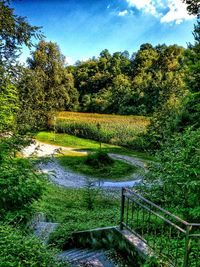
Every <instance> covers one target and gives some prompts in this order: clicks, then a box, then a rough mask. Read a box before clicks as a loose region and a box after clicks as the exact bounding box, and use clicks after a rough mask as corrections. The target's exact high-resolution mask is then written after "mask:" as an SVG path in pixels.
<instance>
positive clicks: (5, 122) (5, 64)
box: [0, 0, 41, 132]
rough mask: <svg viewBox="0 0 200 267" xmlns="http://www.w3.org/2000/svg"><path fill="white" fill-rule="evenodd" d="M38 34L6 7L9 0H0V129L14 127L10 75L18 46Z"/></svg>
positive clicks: (15, 95)
mask: <svg viewBox="0 0 200 267" xmlns="http://www.w3.org/2000/svg"><path fill="white" fill-rule="evenodd" d="M33 37H36V38H40V37H41V32H40V31H39V27H35V26H31V25H30V24H29V23H28V22H27V20H26V18H24V17H20V16H18V15H16V14H15V13H14V10H13V9H12V8H10V7H9V1H6V0H1V1H0V132H2V131H10V130H12V131H13V130H14V125H15V114H16V111H17V109H18V108H19V102H18V92H17V90H16V86H15V84H14V78H15V76H17V75H18V68H17V67H16V64H17V62H16V60H17V57H18V55H19V51H20V47H21V46H22V45H23V44H24V45H26V46H28V47H31V46H32V38H33Z"/></svg>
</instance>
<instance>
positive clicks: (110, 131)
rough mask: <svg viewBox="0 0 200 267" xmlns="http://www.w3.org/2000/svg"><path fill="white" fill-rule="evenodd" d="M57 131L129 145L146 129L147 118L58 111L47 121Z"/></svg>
mask: <svg viewBox="0 0 200 267" xmlns="http://www.w3.org/2000/svg"><path fill="white" fill-rule="evenodd" d="M49 124H50V127H55V128H56V131H57V132H59V133H68V134H72V135H75V136H79V137H83V138H90V139H93V140H101V141H102V142H105V143H110V144H115V145H123V146H131V145H132V144H133V143H134V140H135V139H136V138H137V137H138V135H140V134H141V133H144V132H145V131H146V127H147V125H148V124H149V118H147V117H144V116H121V115H110V114H109V115H108V114H94V113H78V112H58V113H57V116H56V120H54V121H53V120H50V121H49Z"/></svg>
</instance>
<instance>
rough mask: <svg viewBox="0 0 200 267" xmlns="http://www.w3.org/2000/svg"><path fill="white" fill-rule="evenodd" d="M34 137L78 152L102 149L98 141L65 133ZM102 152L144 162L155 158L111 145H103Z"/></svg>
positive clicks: (41, 133) (47, 133) (36, 135)
mask: <svg viewBox="0 0 200 267" xmlns="http://www.w3.org/2000/svg"><path fill="white" fill-rule="evenodd" d="M34 137H35V139H36V140H38V141H40V142H43V143H48V144H52V145H58V146H64V147H71V148H73V149H75V150H77V151H79V150H86V151H90V152H96V151H97V150H99V147H100V146H99V142H97V141H94V140H90V139H84V138H80V137H77V136H73V135H69V134H64V133H56V134H55V135H54V133H53V132H39V133H37V134H35V136H34ZM102 151H103V152H106V153H116V154H121V155H128V156H133V157H134V156H135V157H138V158H141V159H144V160H153V157H152V156H150V155H148V154H147V153H142V152H138V151H134V150H131V149H128V148H124V147H120V146H116V145H111V144H105V143H102Z"/></svg>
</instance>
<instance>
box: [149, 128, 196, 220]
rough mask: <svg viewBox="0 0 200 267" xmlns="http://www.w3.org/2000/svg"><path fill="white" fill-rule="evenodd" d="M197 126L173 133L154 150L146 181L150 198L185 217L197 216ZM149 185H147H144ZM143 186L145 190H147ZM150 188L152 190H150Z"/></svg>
mask: <svg viewBox="0 0 200 267" xmlns="http://www.w3.org/2000/svg"><path fill="white" fill-rule="evenodd" d="M199 136H200V130H199V129H198V130H195V131H194V130H192V129H191V128H189V129H187V130H186V131H185V132H184V133H181V134H176V135H175V136H173V138H171V140H169V141H168V142H167V143H166V144H165V146H164V147H163V149H162V150H161V151H159V152H158V153H157V160H158V161H157V162H155V163H153V164H152V166H151V171H150V172H149V173H148V176H147V181H148V183H149V182H150V183H152V185H154V186H151V187H149V190H150V191H151V199H152V197H155V199H152V200H153V201H156V202H157V203H159V204H160V205H161V206H165V207H167V208H168V207H170V208H173V209H174V212H175V213H177V214H179V215H180V216H182V217H183V218H184V219H185V220H188V221H197V222H198V221H199V220H200V208H199V207H200V198H199V196H200V180H199V174H200V171H199V148H200V138H199ZM147 188H148V187H147ZM147 188H146V191H147ZM152 191H153V194H152Z"/></svg>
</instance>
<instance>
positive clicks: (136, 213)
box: [136, 206, 139, 229]
mask: <svg viewBox="0 0 200 267" xmlns="http://www.w3.org/2000/svg"><path fill="white" fill-rule="evenodd" d="M138 210H139V209H138V206H137V212H136V214H137V215H136V222H137V229H138Z"/></svg>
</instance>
